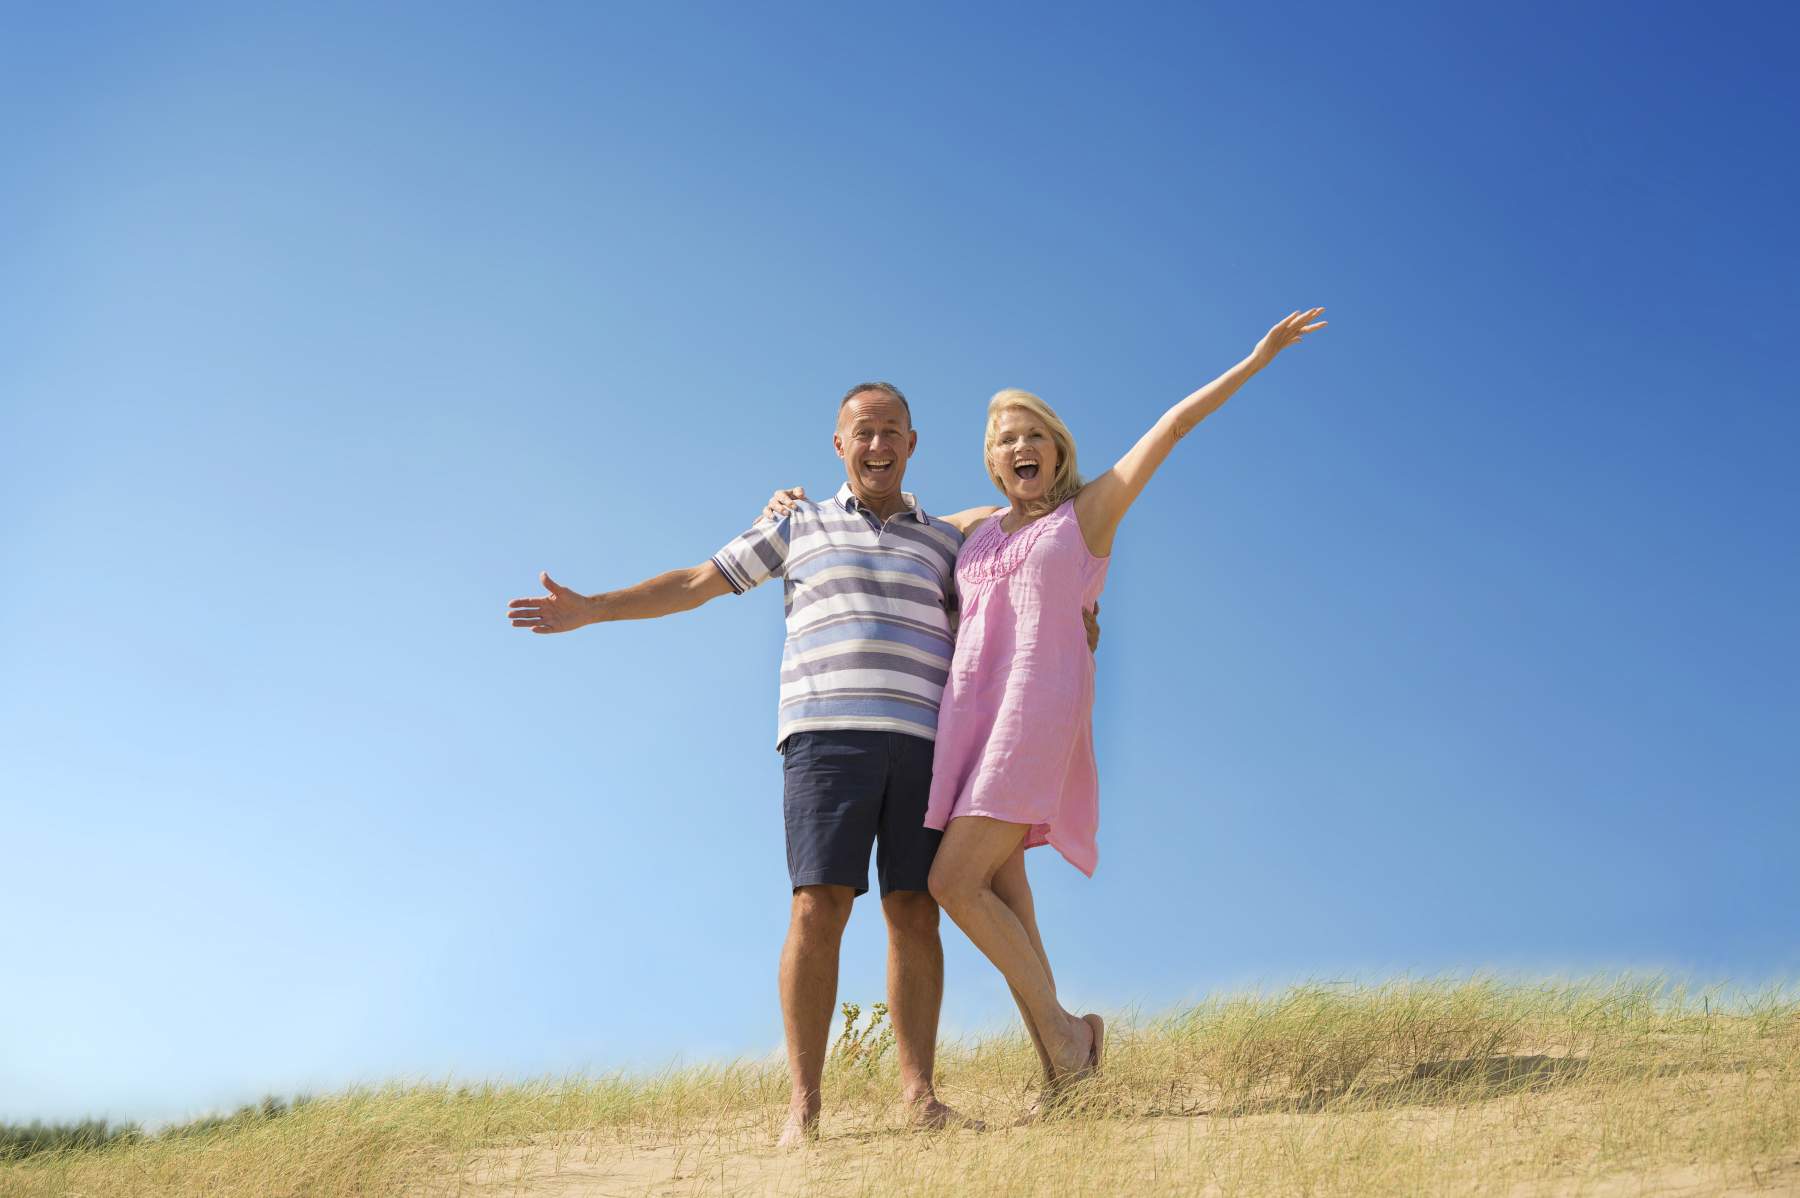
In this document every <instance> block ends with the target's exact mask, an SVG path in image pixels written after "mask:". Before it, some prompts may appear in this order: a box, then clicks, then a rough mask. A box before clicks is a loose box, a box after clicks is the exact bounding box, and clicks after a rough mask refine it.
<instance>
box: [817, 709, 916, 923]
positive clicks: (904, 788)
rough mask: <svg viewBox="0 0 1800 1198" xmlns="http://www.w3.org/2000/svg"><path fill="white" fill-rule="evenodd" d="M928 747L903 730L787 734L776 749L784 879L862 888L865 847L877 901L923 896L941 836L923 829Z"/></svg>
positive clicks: (858, 890) (864, 887) (865, 885)
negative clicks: (877, 884)
mask: <svg viewBox="0 0 1800 1198" xmlns="http://www.w3.org/2000/svg"><path fill="white" fill-rule="evenodd" d="M931 748H932V746H931V742H930V741H928V740H926V739H924V738H923V737H918V736H908V735H906V734H905V733H903V732H853V731H848V730H840V729H831V730H829V731H823V732H795V733H792V734H790V735H789V736H788V738H787V742H786V744H785V747H784V748H783V750H782V766H781V771H782V780H783V792H784V793H783V801H782V807H783V810H784V814H785V816H786V819H787V856H788V880H789V881H790V882H792V883H793V886H794V889H796V890H798V889H799V888H800V887H802V886H819V885H829V886H849V887H851V888H853V889H854V890H855V891H856V893H857V894H864V893H866V892H867V891H868V889H869V849H870V848H874V849H875V869H876V872H877V873H878V874H879V876H880V878H881V895H882V897H883V898H886V897H887V896H888V895H890V894H892V893H894V892H895V891H896V890H921V891H922V890H924V889H925V883H926V880H927V879H928V878H930V877H931V859H932V858H933V857H935V856H936V855H937V847H938V841H939V840H942V839H943V836H944V834H943V833H942V832H939V831H937V830H936V829H935V828H927V827H926V826H925V803H926V800H927V799H929V798H930V797H931Z"/></svg>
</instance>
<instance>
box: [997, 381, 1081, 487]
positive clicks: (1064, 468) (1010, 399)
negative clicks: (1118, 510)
mask: <svg viewBox="0 0 1800 1198" xmlns="http://www.w3.org/2000/svg"><path fill="white" fill-rule="evenodd" d="M1014 408H1018V409H1019V410H1020V411H1023V412H1029V413H1031V414H1032V415H1033V416H1035V417H1036V418H1037V419H1038V420H1040V421H1042V422H1043V425H1044V428H1045V429H1046V430H1048V431H1049V433H1050V439H1051V440H1052V441H1054V442H1055V443H1056V477H1054V478H1052V479H1051V480H1050V489H1049V490H1048V491H1046V492H1045V493H1044V498H1043V499H1042V500H1040V501H1039V502H1038V503H1035V504H1033V505H1032V507H1033V508H1034V509H1038V511H1039V512H1040V513H1041V512H1048V511H1054V510H1055V509H1057V508H1059V507H1061V506H1062V503H1063V500H1065V499H1067V498H1069V497H1070V496H1071V495H1073V494H1075V492H1077V491H1079V490H1081V475H1080V474H1078V473H1076V471H1075V435H1074V434H1073V433H1071V432H1070V431H1069V426H1068V425H1066V424H1064V423H1063V422H1062V418H1061V417H1059V416H1057V414H1056V413H1055V412H1054V411H1053V410H1051V407H1050V405H1049V404H1047V403H1045V402H1044V401H1043V400H1041V399H1039V398H1038V397H1037V396H1035V395H1033V394H1032V393H1031V392H1029V391H1021V390H1019V389H1018V388H1017V387H1008V388H1007V389H1006V390H1004V391H997V392H995V393H994V398H992V399H990V400H988V413H987V434H986V435H985V436H984V437H983V438H982V443H981V461H982V465H984V466H986V467H987V472H988V477H989V478H991V479H993V480H994V485H995V486H996V487H999V488H1000V493H1001V494H1002V495H1005V494H1006V484H1005V483H1003V482H1001V481H1000V472H999V471H998V470H995V469H994V458H993V453H992V452H991V451H992V450H993V448H994V442H995V440H996V438H997V435H998V433H999V431H1000V417H1001V415H1002V414H1003V413H1006V412H1008V411H1011V410H1012V409H1014ZM1009 502H1010V499H1009Z"/></svg>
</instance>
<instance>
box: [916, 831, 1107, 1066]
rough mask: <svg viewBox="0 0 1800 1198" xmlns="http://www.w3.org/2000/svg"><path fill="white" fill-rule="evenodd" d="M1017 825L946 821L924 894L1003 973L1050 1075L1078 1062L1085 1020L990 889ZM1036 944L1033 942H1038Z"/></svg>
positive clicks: (1088, 1050) (1084, 1060)
mask: <svg viewBox="0 0 1800 1198" xmlns="http://www.w3.org/2000/svg"><path fill="white" fill-rule="evenodd" d="M1026 831H1027V828H1026V826H1025V825H1024V824H1013V823H1007V822H1006V821H1004V820H997V819H989V818H987V817H986V816H979V815H964V816H958V817H957V818H955V819H953V820H951V821H950V826H949V828H947V829H946V830H945V832H944V839H943V841H942V843H940V844H939V845H938V851H937V858H936V860H934V861H933V862H932V866H931V882H930V885H931V897H932V898H934V899H936V900H937V901H938V904H939V905H940V906H941V907H943V908H944V910H945V911H948V912H949V913H950V918H951V919H953V920H955V921H956V926H957V927H959V928H961V929H962V930H963V933H964V934H965V935H967V936H968V938H969V939H970V940H972V941H974V943H975V947H976V948H978V949H980V950H981V951H982V953H983V955H985V956H986V957H987V959H988V960H989V961H991V962H992V963H993V965H994V968H996V969H998V970H999V971H1000V973H1001V975H1002V976H1004V977H1005V978H1006V983H1007V985H1009V986H1011V987H1012V989H1013V991H1014V992H1015V994H1016V995H1017V996H1018V998H1019V1000H1020V1001H1021V1002H1022V1004H1023V1006H1024V1008H1025V1010H1026V1012H1027V1018H1028V1019H1029V1020H1030V1022H1031V1024H1032V1025H1033V1026H1034V1027H1035V1028H1036V1029H1037V1033H1038V1037H1039V1039H1040V1040H1041V1041H1042V1043H1043V1047H1044V1052H1045V1055H1047V1056H1048V1057H1049V1058H1050V1075H1051V1077H1052V1078H1053V1079H1054V1078H1058V1077H1061V1076H1063V1075H1065V1074H1072V1073H1076V1072H1079V1071H1081V1070H1082V1069H1085V1068H1086V1067H1087V1066H1088V1065H1089V1064H1090V1058H1091V1055H1092V1052H1093V1047H1094V1028H1093V1025H1092V1024H1090V1023H1088V1022H1087V1021H1086V1020H1084V1019H1078V1018H1076V1017H1075V1016H1073V1015H1071V1014H1069V1013H1068V1012H1067V1011H1065V1010H1063V1008H1062V1004H1060V1003H1059V1002H1057V1000H1056V988H1055V986H1054V985H1053V984H1052V982H1051V979H1050V971H1049V969H1048V968H1047V967H1046V963H1045V961H1044V959H1043V957H1042V956H1040V955H1039V954H1040V953H1041V951H1042V949H1041V948H1040V947H1036V946H1034V945H1033V943H1032V938H1031V936H1030V935H1028V934H1027V933H1026V931H1025V926H1024V924H1023V923H1021V922H1020V920H1019V917H1018V916H1017V915H1015V914H1013V910H1012V908H1011V907H1009V906H1007V905H1006V903H1005V902H1003V901H1002V900H1001V898H1000V896H999V895H997V894H995V893H994V889H993V881H994V875H995V874H996V873H998V872H999V870H1000V867H1001V866H1002V865H1004V864H1006V861H1007V858H1009V857H1011V856H1012V855H1013V854H1014V853H1015V852H1017V851H1018V850H1019V846H1020V845H1022V844H1023V843H1024V840H1025V833H1026ZM1040 943H1041V942H1040Z"/></svg>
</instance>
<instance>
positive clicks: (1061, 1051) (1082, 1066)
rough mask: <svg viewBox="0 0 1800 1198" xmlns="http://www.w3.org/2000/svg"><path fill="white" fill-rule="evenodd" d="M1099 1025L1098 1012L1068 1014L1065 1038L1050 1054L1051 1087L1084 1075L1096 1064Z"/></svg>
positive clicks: (1052, 1088)
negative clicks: (1052, 1066) (1076, 1015)
mask: <svg viewBox="0 0 1800 1198" xmlns="http://www.w3.org/2000/svg"><path fill="white" fill-rule="evenodd" d="M1100 1028H1101V1025H1100V1016H1098V1015H1083V1016H1082V1017H1081V1018H1079V1019H1077V1018H1075V1017H1074V1016H1072V1015H1071V1016H1070V1017H1069V1022H1068V1027H1067V1032H1066V1039H1064V1040H1063V1042H1062V1044H1061V1045H1059V1046H1057V1047H1056V1048H1055V1049H1053V1050H1052V1051H1051V1053H1050V1060H1051V1063H1052V1064H1053V1065H1054V1066H1055V1072H1054V1073H1053V1074H1052V1075H1051V1078H1050V1086H1049V1087H1048V1088H1049V1089H1051V1090H1054V1089H1056V1088H1057V1087H1059V1086H1061V1085H1062V1084H1063V1083H1064V1082H1068V1081H1072V1080H1074V1079H1075V1078H1077V1077H1085V1076H1087V1075H1088V1074H1089V1073H1090V1072H1092V1071H1093V1070H1094V1069H1095V1068H1096V1067H1097V1064H1098V1054H1099V1046H1100V1036H1101V1031H1100Z"/></svg>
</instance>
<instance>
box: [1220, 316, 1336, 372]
mask: <svg viewBox="0 0 1800 1198" xmlns="http://www.w3.org/2000/svg"><path fill="white" fill-rule="evenodd" d="M1324 310H1325V309H1323V308H1313V309H1310V310H1309V311H1306V312H1294V313H1291V314H1290V315H1289V316H1288V318H1287V319H1286V320H1283V321H1281V322H1280V323H1279V324H1277V325H1276V326H1275V327H1274V328H1272V329H1270V330H1269V331H1268V332H1267V333H1266V334H1264V335H1263V339H1262V340H1261V341H1258V342H1257V343H1256V349H1255V350H1254V351H1253V352H1252V353H1251V357H1253V358H1255V359H1256V361H1257V363H1258V365H1262V366H1267V365H1268V364H1269V363H1270V362H1272V361H1274V360H1275V355H1276V354H1278V353H1280V352H1281V351H1282V350H1284V349H1286V348H1287V347H1288V346H1290V345H1298V344H1300V338H1302V337H1304V336H1306V334H1308V333H1310V332H1313V331H1314V330H1315V329H1322V328H1324V327H1325V326H1326V325H1327V324H1329V323H1331V322H1330V321H1325V320H1321V321H1318V322H1316V323H1313V324H1308V323H1307V322H1308V321H1311V320H1312V319H1313V317H1315V316H1317V315H1318V314H1319V313H1321V312H1323V311H1324ZM1238 344H1240V345H1241V344H1243V343H1242V342H1239V343H1238Z"/></svg>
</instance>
